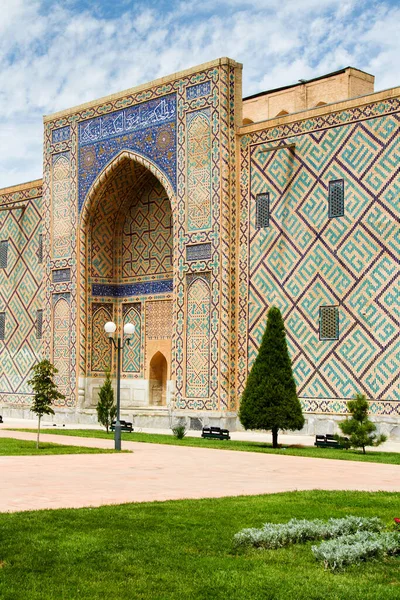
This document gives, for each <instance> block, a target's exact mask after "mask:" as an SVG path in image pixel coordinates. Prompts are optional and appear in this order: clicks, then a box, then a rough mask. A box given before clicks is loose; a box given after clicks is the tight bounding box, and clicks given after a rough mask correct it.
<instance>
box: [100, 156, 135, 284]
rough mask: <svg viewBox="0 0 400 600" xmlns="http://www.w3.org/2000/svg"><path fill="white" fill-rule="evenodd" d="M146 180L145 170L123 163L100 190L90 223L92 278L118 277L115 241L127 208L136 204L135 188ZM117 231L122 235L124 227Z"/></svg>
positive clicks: (132, 164)
mask: <svg viewBox="0 0 400 600" xmlns="http://www.w3.org/2000/svg"><path fill="white" fill-rule="evenodd" d="M145 177H147V171H146V170H145V169H144V167H142V166H141V165H135V164H134V163H132V162H130V161H127V160H125V161H121V163H120V164H119V165H118V167H117V168H116V169H115V173H114V177H112V178H110V179H109V180H107V181H106V182H105V184H104V186H103V187H102V189H101V192H100V194H99V196H98V198H96V205H95V207H93V212H92V215H91V222H90V240H89V245H90V249H91V257H90V259H91V265H90V270H89V272H90V275H91V276H93V277H107V278H110V277H114V276H115V275H117V273H116V271H115V268H116V264H115V263H116V253H117V248H116V247H115V237H116V232H117V229H118V227H119V221H120V220H122V221H123V218H124V215H125V213H126V212H127V211H128V210H129V208H130V205H131V204H132V203H133V204H134V203H135V200H136V198H135V195H134V192H135V190H136V188H137V187H139V189H140V186H141V185H142V180H143V179H144V178H145ZM120 229H121V231H123V225H121V226H120Z"/></svg>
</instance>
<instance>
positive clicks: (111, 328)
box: [104, 321, 135, 450]
mask: <svg viewBox="0 0 400 600" xmlns="http://www.w3.org/2000/svg"><path fill="white" fill-rule="evenodd" d="M116 330H117V326H116V324H115V323H113V322H112V321H108V323H106V324H105V325H104V331H105V332H106V334H107V335H108V339H109V340H110V344H113V345H114V348H115V349H116V351H117V415H116V419H115V429H114V448H115V450H121V421H120V409H121V352H122V349H123V348H124V346H125V344H127V345H128V346H129V343H130V341H131V339H132V336H133V334H134V333H135V326H134V325H132V323H125V325H124V336H123V338H122V340H121V338H120V337H119V335H118V337H117V341H115V339H114V337H113V336H114V333H115V332H116Z"/></svg>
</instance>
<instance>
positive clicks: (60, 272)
mask: <svg viewBox="0 0 400 600" xmlns="http://www.w3.org/2000/svg"><path fill="white" fill-rule="evenodd" d="M52 277H53V283H62V282H64V281H71V269H57V270H55V271H53V273H52Z"/></svg>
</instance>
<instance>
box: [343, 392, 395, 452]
mask: <svg viewBox="0 0 400 600" xmlns="http://www.w3.org/2000/svg"><path fill="white" fill-rule="evenodd" d="M347 405H348V408H349V411H350V414H351V418H350V419H347V420H346V421H343V422H342V423H339V427H340V429H341V431H342V432H343V433H344V434H345V435H348V436H349V439H348V440H345V438H342V437H340V436H338V438H337V439H338V440H339V442H341V443H342V444H343V445H344V446H347V447H352V448H362V449H363V454H365V447H366V446H379V445H380V444H382V443H383V442H385V441H386V439H387V438H386V436H385V435H376V433H375V431H376V425H375V424H374V423H372V421H370V420H369V419H368V400H367V398H366V396H364V395H363V394H357V395H356V396H355V398H354V400H349V402H348V403H347Z"/></svg>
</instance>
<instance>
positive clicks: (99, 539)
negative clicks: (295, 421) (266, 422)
mask: <svg viewBox="0 0 400 600" xmlns="http://www.w3.org/2000/svg"><path fill="white" fill-rule="evenodd" d="M399 513H400V503H399V497H398V494H391V493H366V492H320V491H313V492H292V493H284V494H274V495H267V496H249V497H238V498H223V499H217V500H215V499H212V500H186V501H175V502H160V503H156V502H153V503H146V504H125V505H120V506H111V507H110V506H108V507H101V508H96V509H79V510H54V511H50V510H47V511H37V512H27V513H15V514H0V531H1V538H2V539H1V544H0V598H1V599H2V600H27V599H29V600H77V599H78V598H79V599H80V600H108V599H110V600H136V599H141V600H147V599H148V600H172V599H177V600H178V599H179V600H192V599H199V600H215V599H216V600H223V599H226V600H247V599H249V600H278V599H279V600H317V599H318V600H322V599H324V600H345V599H351V600H372V599H382V600H398V598H399V597H400V569H399V567H400V559H399V558H391V559H388V560H386V561H385V562H382V563H379V562H370V563H365V564H363V565H361V566H357V567H351V568H349V569H348V570H346V571H344V572H342V573H335V574H333V573H331V572H328V571H325V570H324V568H323V566H321V564H320V563H317V562H316V561H315V559H314V558H313V555H312V553H311V550H310V546H311V543H308V544H304V545H297V546H292V547H288V548H284V549H279V550H275V551H272V550H270V551H260V550H258V551H255V550H247V551H245V552H243V551H242V552H239V553H237V552H236V551H235V550H234V549H233V547H232V536H233V535H234V533H236V532H237V531H239V530H240V529H242V528H243V527H250V526H253V527H255V526H260V525H261V524H262V523H263V522H265V521H267V520H270V521H273V522H285V521H287V520H289V519H290V518H292V517H298V518H318V517H319V518H323V519H327V518H329V517H339V516H344V515H346V514H353V515H363V516H373V515H377V516H380V517H381V518H383V519H384V521H385V522H387V523H388V524H389V523H390V522H391V521H392V519H393V517H394V516H396V515H397V516H400V514H399Z"/></svg>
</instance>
